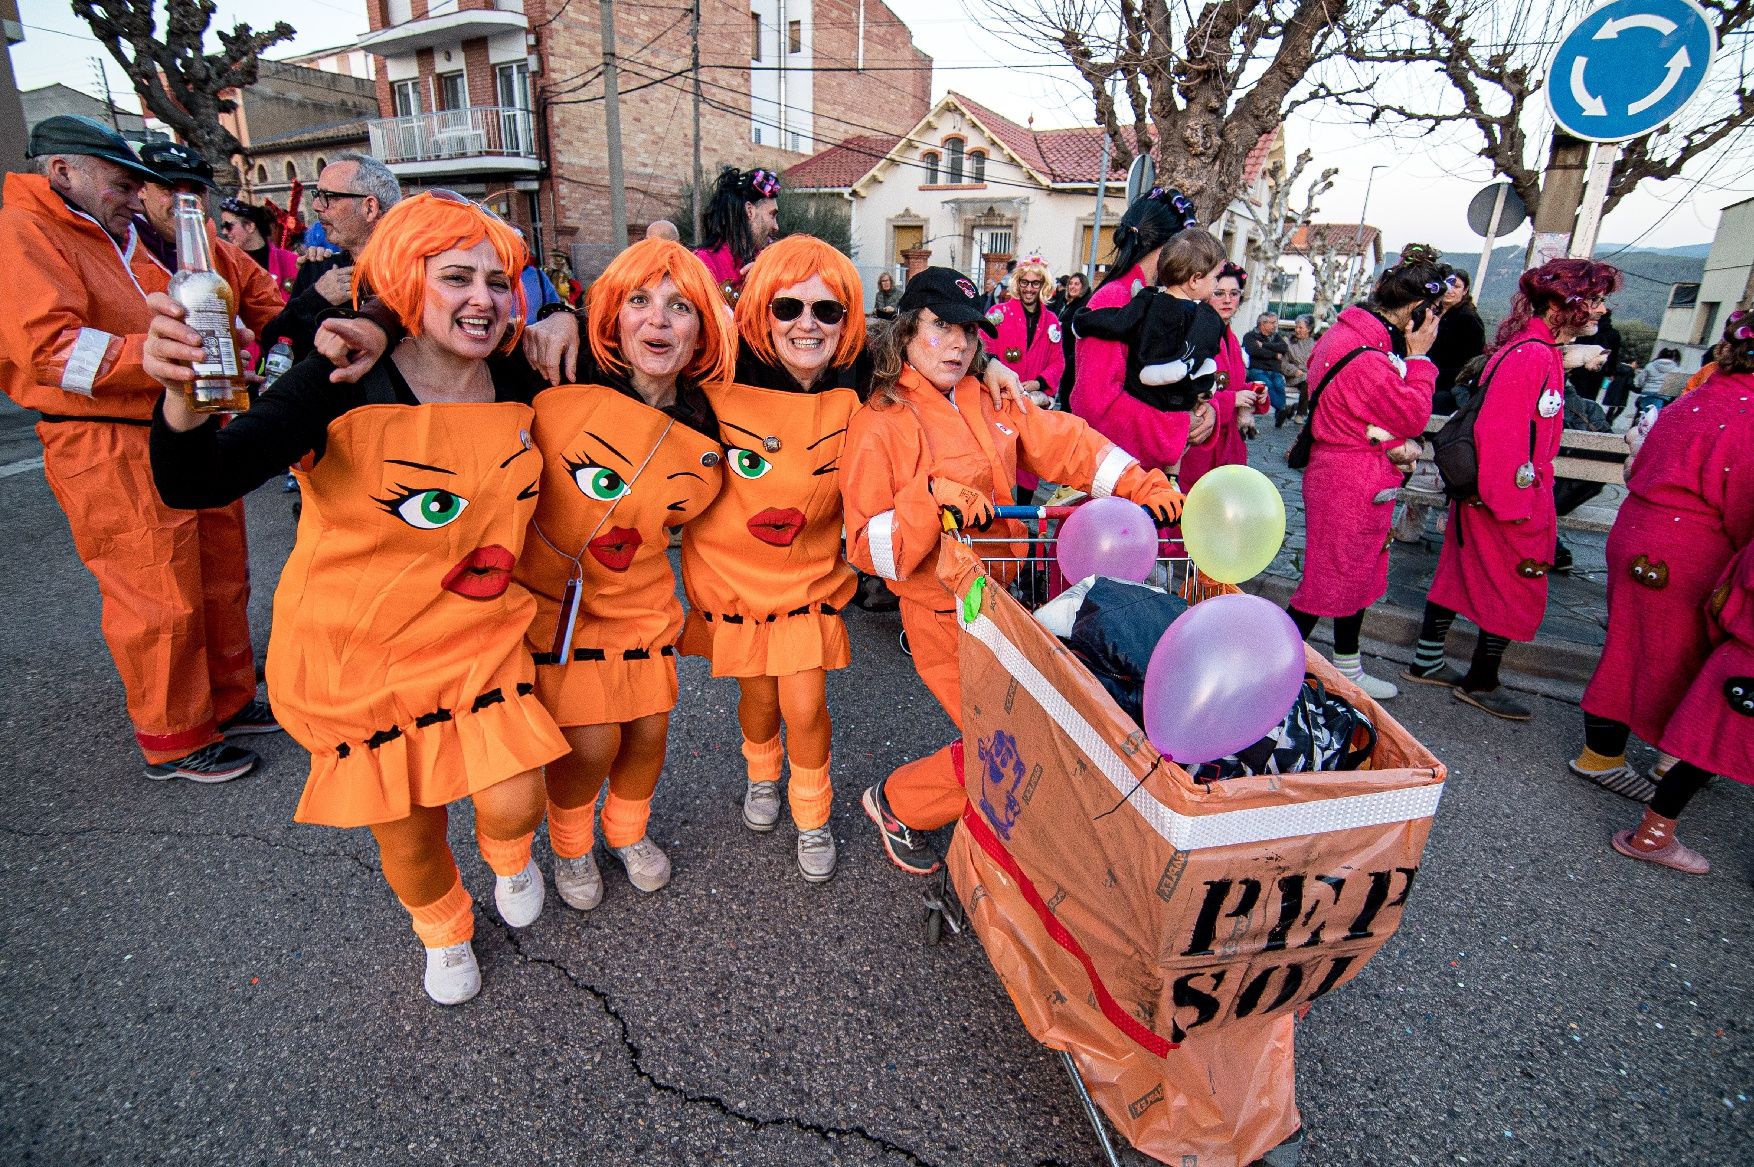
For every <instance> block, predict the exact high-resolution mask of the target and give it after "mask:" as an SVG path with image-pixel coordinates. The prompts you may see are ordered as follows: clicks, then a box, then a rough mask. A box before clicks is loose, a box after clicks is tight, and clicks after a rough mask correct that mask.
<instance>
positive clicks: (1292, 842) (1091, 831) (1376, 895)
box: [927, 507, 1444, 1167]
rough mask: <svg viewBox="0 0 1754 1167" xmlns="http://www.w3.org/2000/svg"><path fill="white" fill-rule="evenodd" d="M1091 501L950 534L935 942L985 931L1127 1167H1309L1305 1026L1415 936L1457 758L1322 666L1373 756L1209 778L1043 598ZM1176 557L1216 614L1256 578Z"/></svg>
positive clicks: (1185, 589)
mask: <svg viewBox="0 0 1754 1167" xmlns="http://www.w3.org/2000/svg"><path fill="white" fill-rule="evenodd" d="M1068 513H1070V508H1065V507H1002V508H999V510H998V514H999V517H1000V518H1001V519H1006V520H1016V521H1018V522H1020V523H1022V524H1024V526H1023V527H1022V528H1019V527H1017V526H1011V527H1009V528H1008V529H1006V530H1003V531H996V532H991V533H984V534H983V533H979V532H974V533H956V534H952V535H946V536H945V538H944V541H943V545H942V552H941V554H940V556H939V567H938V574H939V578H940V579H941V580H942V581H943V583H944V584H945V586H946V587H947V588H949V590H950V591H951V593H952V594H953V595H954V596H956V597H957V598H958V600H959V604H958V615H959V624H960V626H961V628H962V630H963V632H964V633H965V635H963V636H962V637H961V646H960V664H961V670H962V694H963V709H962V730H963V738H964V747H965V754H964V756H965V757H966V759H967V769H966V773H965V778H964V785H965V787H966V789H967V793H968V798H967V801H966V803H965V806H964V810H963V814H962V817H961V820H960V821H959V822H958V824H957V826H956V831H955V834H954V837H953V839H952V842H951V845H950V849H949V853H948V855H947V869H948V875H949V881H950V882H949V884H947V885H945V886H944V887H943V888H941V889H935V890H936V892H937V894H936V897H935V898H936V899H937V900H938V901H939V902H938V903H937V904H936V906H932V905H931V904H930V902H929V904H928V917H927V918H928V927H927V932H928V937H929V938H935V936H936V933H937V932H938V931H941V930H942V929H943V928H944V927H946V926H947V927H950V928H951V929H952V930H960V925H961V923H962V922H963V920H965V919H966V921H967V922H968V923H971V924H972V925H973V929H974V931H975V933H976V934H977V935H978V936H979V937H980V940H981V943H982V946H983V947H984V949H985V950H986V953H987V955H988V958H989V959H990V960H991V962H992V965H993V968H994V970H995V971H996V972H997V973H998V975H999V978H1000V980H1001V982H1003V984H1004V985H1005V988H1006V991H1007V992H1008V993H1009V994H1010V996H1011V1000H1012V1002H1013V1004H1014V1005H1015V1006H1016V1008H1017V1011H1018V1014H1019V1016H1020V1017H1021V1018H1022V1020H1023V1022H1024V1024H1025V1026H1026V1027H1027V1028H1028V1029H1029V1031H1030V1033H1031V1035H1032V1036H1034V1037H1035V1039H1036V1040H1037V1041H1040V1042H1041V1043H1042V1044H1044V1045H1046V1046H1048V1047H1049V1048H1052V1049H1055V1050H1057V1051H1059V1052H1060V1054H1061V1055H1062V1057H1063V1059H1064V1061H1065V1064H1066V1067H1067V1070H1068V1072H1069V1073H1070V1075H1071V1077H1072V1081H1073V1084H1074V1087H1075V1089H1076V1091H1077V1093H1078V1096H1079V1099H1080V1101H1081V1103H1082V1104H1083V1106H1084V1108H1085V1111H1086V1113H1087V1115H1088V1117H1089V1118H1090V1121H1091V1125H1092V1127H1093V1129H1094V1130H1095V1133H1096V1136H1097V1139H1098V1142H1099V1144H1100V1146H1101V1149H1102V1153H1103V1155H1104V1157H1105V1161H1106V1162H1107V1163H1108V1164H1110V1167H1122V1165H1123V1164H1127V1163H1134V1162H1153V1161H1156V1162H1163V1163H1169V1164H1172V1165H1174V1167H1246V1165H1249V1164H1257V1163H1265V1164H1268V1165H1269V1167H1292V1165H1294V1164H1295V1163H1296V1162H1297V1160H1298V1158H1299V1155H1300V1149H1301V1138H1302V1136H1301V1130H1302V1123H1301V1118H1300V1116H1299V1115H1298V1111H1297V1107H1296V1102H1295V1098H1294V1086H1295V1081H1294V1078H1295V1075H1294V1063H1293V1033H1292V1028H1293V1025H1294V1024H1295V1018H1296V1016H1297V1015H1299V1014H1300V1013H1301V1012H1302V1011H1304V1010H1306V1009H1307V1008H1308V1005H1309V1003H1310V1002H1311V1001H1313V1000H1315V999H1317V998H1319V997H1321V996H1323V995H1325V994H1326V993H1329V992H1331V991H1333V990H1334V989H1337V988H1339V987H1340V986H1341V985H1343V984H1345V983H1346V982H1347V981H1348V980H1350V979H1351V978H1352V977H1354V976H1356V975H1357V974H1358V972H1359V970H1360V969H1362V968H1363V966H1364V964H1365V962H1366V961H1368V960H1369V958H1370V957H1371V956H1372V955H1373V954H1374V953H1375V952H1376V951H1377V949H1379V948H1380V947H1381V946H1382V944H1383V943H1384V942H1385V941H1386V940H1387V939H1388V937H1389V936H1391V935H1392V934H1393V933H1394V931H1395V930H1396V928H1397V927H1398V926H1399V924H1400V919H1401V913H1402V911H1403V909H1404V906H1405V904H1406V902H1407V897H1408V894H1409V890H1410V888H1411V885H1412V883H1413V880H1414V877H1415V875H1416V874H1417V872H1418V868H1419V862H1420V856H1421V854H1422V853H1423V850H1424V846H1425V840H1426V838H1427V836H1428V835H1429V833H1430V828H1431V820H1432V816H1433V815H1434V814H1435V812H1436V809H1437V803H1438V800H1439V797H1440V796H1441V794H1442V790H1443V780H1444V768H1443V766H1442V765H1441V764H1440V763H1439V762H1438V761H1437V759H1436V758H1434V757H1433V756H1432V755H1431V754H1430V752H1429V751H1427V750H1426V749H1425V748H1424V747H1423V746H1421V745H1420V744H1419V743H1418V742H1417V741H1415V740H1414V739H1413V738H1412V736H1411V735H1410V734H1408V733H1407V731H1406V730H1405V729H1403V728H1402V727H1401V726H1400V725H1399V724H1397V723H1396V722H1395V721H1394V719H1393V718H1391V717H1389V716H1388V715H1387V714H1386V713H1385V712H1384V711H1383V710H1382V708H1381V707H1380V706H1378V705H1376V704H1375V703H1374V702H1373V701H1371V700H1370V698H1369V697H1367V696H1366V695H1365V694H1364V693H1363V692H1362V691H1360V690H1359V689H1357V688H1356V687H1355V686H1353V685H1352V684H1351V683H1350V682H1348V681H1346V680H1344V679H1343V678H1342V677H1341V676H1340V675H1339V674H1338V673H1337V672H1336V671H1335V670H1334V669H1333V668H1332V666H1331V665H1329V664H1328V663H1327V662H1326V661H1325V660H1323V659H1322V658H1321V657H1319V656H1317V655H1315V654H1314V653H1309V654H1308V658H1307V659H1308V670H1309V672H1311V673H1312V674H1314V675H1315V676H1316V678H1317V679H1319V680H1320V681H1321V682H1322V683H1323V684H1324V685H1325V686H1326V687H1327V689H1328V691H1329V692H1332V693H1338V694H1340V695H1342V696H1344V697H1345V698H1346V699H1347V700H1349V701H1351V702H1352V703H1353V704H1354V705H1355V706H1357V707H1358V708H1360V709H1362V710H1364V711H1365V712H1366V713H1368V715H1369V716H1370V719H1371V721H1372V722H1373V724H1374V725H1375V726H1376V728H1377V746H1376V749H1375V751H1374V752H1373V754H1372V757H1371V761H1370V762H1369V763H1368V767H1369V768H1367V769H1364V770H1360V771H1356V772H1345V773H1298V774H1267V775H1259V776H1252V777H1243V778H1236V779H1230V780H1227V781H1223V782H1216V783H1212V784H1210V785H1202V784H1200V783H1197V782H1195V781H1194V780H1193V779H1192V778H1190V777H1189V775H1188V774H1187V772H1186V771H1185V770H1183V769H1182V768H1181V767H1179V766H1177V765H1176V764H1175V763H1174V762H1172V761H1170V760H1169V759H1166V758H1164V757H1162V756H1161V755H1160V754H1159V753H1158V752H1157V750H1156V749H1155V748H1154V747H1153V746H1152V745H1151V743H1150V742H1149V741H1148V740H1147V739H1146V737H1145V734H1144V732H1143V731H1142V730H1141V729H1140V728H1139V726H1138V725H1136V724H1135V723H1134V722H1133V721H1132V719H1131V718H1129V717H1128V716H1127V715H1126V714H1125V713H1123V712H1122V711H1121V709H1120V707H1119V706H1117V705H1116V704H1115V703H1114V701H1113V699H1112V698H1110V696H1109V695H1108V693H1107V692H1106V691H1105V690H1104V689H1103V688H1102V686H1101V685H1100V684H1099V683H1098V682H1097V681H1096V679H1095V678H1094V677H1093V676H1091V674H1090V673H1089V671H1088V670H1087V669H1085V667H1084V666H1083V664H1082V663H1081V662H1080V661H1079V660H1078V659H1077V658H1076V657H1075V656H1074V655H1073V654H1072V653H1071V651H1070V650H1068V649H1067V648H1066V647H1065V646H1064V645H1062V644H1061V643H1060V641H1059V640H1057V639H1056V638H1055V637H1054V636H1053V635H1052V634H1050V633H1049V632H1048V631H1047V630H1046V629H1045V628H1044V627H1042V626H1041V625H1040V624H1039V623H1038V622H1037V621H1036V620H1035V619H1034V618H1033V617H1032V616H1031V614H1030V613H1029V611H1027V610H1026V607H1025V605H1024V604H1023V603H1021V602H1019V598H1018V597H1019V595H1022V596H1023V597H1024V598H1025V599H1030V600H1033V599H1034V598H1035V594H1036V593H1035V592H1033V591H1031V590H1030V589H1031V588H1033V587H1034V586H1035V585H1034V584H1033V583H1030V582H1029V581H1030V580H1031V579H1032V577H1045V580H1046V584H1045V592H1046V593H1047V594H1049V595H1051V594H1054V593H1056V592H1057V591H1058V590H1060V588H1062V587H1063V585H1064V581H1063V580H1060V579H1059V578H1058V575H1057V569H1056V568H1055V567H1054V565H1053V562H1052V559H1053V549H1054V538H1055V533H1056V531H1057V524H1058V522H1059V521H1061V520H1063V518H1064V517H1065V515H1066V514H1068ZM1020 536H1021V537H1020ZM1164 550H1165V554H1164V555H1163V557H1162V561H1161V563H1160V565H1159V572H1160V573H1161V575H1162V578H1163V580H1164V582H1165V583H1166V584H1167V586H1168V587H1169V588H1171V589H1173V590H1175V591H1177V592H1179V593H1180V594H1182V595H1183V596H1184V597H1185V598H1187V599H1188V600H1189V601H1190V602H1199V601H1201V600H1204V599H1206V598H1208V597H1210V596H1212V595H1215V594H1218V593H1221V592H1224V591H1230V590H1234V589H1231V588H1229V587H1228V586H1227V585H1223V584H1218V583H1216V582H1214V581H1212V580H1209V579H1207V578H1206V577H1204V576H1202V575H1201V574H1200V573H1199V572H1198V570H1197V569H1196V568H1195V567H1194V566H1193V565H1192V564H1191V563H1190V562H1189V561H1188V560H1187V558H1186V556H1185V555H1182V554H1176V552H1178V551H1180V550H1181V548H1180V547H1179V546H1178V545H1176V544H1175V543H1174V542H1173V541H1169V542H1166V546H1165V549H1164ZM951 885H953V887H954V895H952V894H951V891H950V887H951ZM958 901H959V903H960V905H961V906H960V908H959V907H958V906H957V904H958ZM934 917H937V918H938V921H939V923H938V924H937V926H936V927H934V925H933V924H932V920H933V918H934ZM1111 1128H1112V1130H1113V1132H1114V1135H1116V1136H1118V1137H1111ZM1129 1144H1130V1146H1129ZM1140 1156H1149V1158H1141V1157H1140Z"/></svg>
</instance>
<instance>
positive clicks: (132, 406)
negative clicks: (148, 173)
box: [0, 174, 279, 762]
mask: <svg viewBox="0 0 1754 1167" xmlns="http://www.w3.org/2000/svg"><path fill="white" fill-rule="evenodd" d="M214 251H215V265H216V266H217V267H218V268H219V270H220V272H221V274H223V275H225V277H226V278H227V279H228V280H230V281H231V282H232V286H233V288H234V289H236V290H237V291H238V293H239V295H238V300H239V304H240V311H241V313H242V315H243V316H244V320H245V323H247V324H253V325H255V326H256V327H260V326H261V325H262V324H264V323H265V322H266V321H267V320H268V319H271V318H272V316H273V314H274V313H275V312H277V311H278V310H279V309H278V307H277V305H278V301H279V296H278V293H276V292H275V291H274V285H273V280H272V278H271V277H269V276H268V274H267V273H266V272H263V271H262V270H261V269H260V268H259V267H257V266H256V264H255V262H254V261H252V260H251V259H250V258H249V256H248V255H246V254H244V253H243V252H241V251H238V250H237V249H236V248H232V247H230V245H229V244H220V245H218V246H217V247H215V249H214ZM0 255H5V256H6V257H7V260H8V262H9V263H10V265H11V270H10V276H11V278H10V280H9V281H8V289H7V290H8V292H9V298H8V304H7V310H6V311H5V312H4V313H0V380H3V382H4V388H5V392H6V395H7V396H8V397H10V398H12V400H13V401H15V402H17V403H18V404H19V405H21V406H23V407H24V408H26V409H34V410H37V411H39V412H41V413H43V414H45V415H49V416H52V417H58V418H63V419H67V420H62V421H44V422H42V423H40V424H39V425H38V426H37V436H38V437H39V438H40V439H41V440H42V443H43V475H44V477H45V478H46V479H47V480H48V483H49V487H50V489H51V490H53V491H54V492H55V497H56V500H57V501H58V502H59V503H60V504H61V509H62V510H63V511H65V512H66V515H67V523H68V526H69V527H70V528H71V529H72V534H73V544H74V548H75V549H76V550H77V552H78V554H79V558H80V560H81V561H82V562H83V563H84V564H85V565H86V567H87V568H88V569H89V570H90V571H91V573H92V575H93V576H94V577H96V579H97V584H98V592H99V595H100V596H101V597H102V600H103V618H102V619H103V636H104V641H105V643H106V644H107V645H108V646H109V650H110V655H111V657H112V658H113V659H114V660H115V662H116V668H117V671H119V672H120V673H121V676H122V684H123V687H124V689H125V690H126V692H127V701H128V715H129V719H130V720H131V721H132V722H133V724H134V734H135V738H136V740H138V741H139V743H140V747H141V750H142V751H143V752H144V753H145V755H146V758H147V760H148V761H151V762H162V761H169V760H170V759H172V758H178V757H181V756H183V755H184V754H187V753H189V752H191V751H192V750H195V749H199V748H200V747H201V746H204V745H206V744H207V743H209V742H211V741H214V740H216V739H217V737H218V732H217V726H218V724H219V722H222V721H224V720H225V719H227V718H229V717H231V716H232V715H233V714H235V713H236V712H237V711H238V710H239V709H241V708H242V707H243V706H244V705H245V704H246V703H247V702H248V701H250V700H251V699H252V698H253V697H254V696H255V693H256V664H255V656H254V653H253V652H252V650H251V646H250V629H249V621H248V615H247V612H248V604H249V594H250V587H249V564H248V555H247V552H246V548H245V542H244V511H243V504H242V503H234V504H232V505H231V506H227V507H219V508H215V509H213V510H203V511H176V510H171V509H170V508H168V507H166V506H164V505H163V504H162V503H161V502H160V501H159V497H158V491H157V490H156V489H155V488H154V487H153V484H152V472H151V468H150V465H149V462H148V455H147V426H146V423H147V422H148V421H149V420H150V419H151V417H152V407H153V405H154V403H155V402H156V401H157V400H158V396H159V393H160V388H159V386H158V384H157V382H155V381H153V380H152V379H151V378H149V377H148V376H146V374H145V372H144V370H142V368H141V366H140V359H141V353H142V348H143V345H144V343H145V339H146V329H147V325H148V324H149V323H150V322H151V319H152V312H151V310H150V309H148V308H147V306H146V303H145V298H146V294H147V293H150V292H159V291H164V290H165V288H166V287H167V285H168V284H169V281H170V273H169V272H167V271H166V270H165V269H164V268H163V267H161V266H160V265H159V264H158V263H157V262H156V261H155V260H153V259H152V258H151V257H150V256H149V255H147V254H146V251H145V249H144V248H140V247H137V246H135V245H134V240H133V238H132V236H130V238H129V239H128V240H127V241H126V242H125V243H123V244H118V243H117V242H116V241H115V240H113V239H112V238H111V237H110V235H109V234H108V233H107V232H105V231H104V229H103V228H102V227H101V226H100V225H99V224H98V223H97V221H96V220H95V219H92V218H90V217H89V216H87V215H85V214H83V213H81V212H79V211H76V210H74V209H73V208H72V207H71V206H69V205H68V204H67V202H66V201H65V200H63V199H62V198H61V197H60V196H59V195H57V194H56V193H55V192H54V191H53V189H51V188H50V186H49V182H48V179H46V178H43V177H42V176H40V175H35V174H10V175H7V176H6V186H5V205H4V207H0ZM240 258H241V261H242V262H241V263H239V259H240ZM258 276H259V277H260V278H259V279H258V278H257V277H258ZM264 292H265V293H266V296H264V295H263V293H264ZM86 418H89V419H92V420H80V419H86Z"/></svg>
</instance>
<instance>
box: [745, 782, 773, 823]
mask: <svg viewBox="0 0 1754 1167" xmlns="http://www.w3.org/2000/svg"><path fill="white" fill-rule="evenodd" d="M779 821H780V784H779V783H778V782H751V783H750V784H749V788H748V789H747V790H745V791H744V792H743V825H744V826H746V827H748V828H749V829H750V830H752V831H771V830H773V828H774V824H775V823H777V822H779Z"/></svg>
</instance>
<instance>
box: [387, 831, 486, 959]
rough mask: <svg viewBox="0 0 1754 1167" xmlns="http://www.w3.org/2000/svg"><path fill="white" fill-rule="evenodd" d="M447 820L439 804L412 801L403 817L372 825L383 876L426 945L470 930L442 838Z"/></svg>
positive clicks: (470, 915) (467, 904) (467, 908)
mask: <svg viewBox="0 0 1754 1167" xmlns="http://www.w3.org/2000/svg"><path fill="white" fill-rule="evenodd" d="M448 821H449V816H448V815H447V814H446V813H445V808H444V807H442V806H417V807H414V808H413V810H412V811H411V813H410V814H409V815H408V817H407V818H405V819H399V820H397V821H396V822H393V823H375V824H373V826H372V828H371V833H372V837H373V838H375V839H376V840H377V842H378V858H379V861H380V862H381V863H382V864H383V868H384V880H385V882H387V883H388V884H389V885H390V890H391V891H393V892H395V893H396V898H397V899H399V900H401V901H402V906H403V907H405V908H407V909H408V913H409V914H410V915H411V916H413V917H414V931H415V933H416V934H417V935H418V936H419V937H420V940H421V943H422V944H424V945H426V946H427V947H428V948H443V947H446V946H447V945H451V944H460V943H462V942H463V941H465V940H467V939H469V938H470V937H471V936H473V935H474V933H475V915H474V908H473V905H472V902H471V901H470V899H469V893H468V892H466V891H464V890H463V882H462V879H461V878H460V877H459V876H458V874H457V862H456V860H455V859H453V858H452V857H451V848H450V844H449V842H448V841H447V840H446V837H445V826H446V823H447V822H448Z"/></svg>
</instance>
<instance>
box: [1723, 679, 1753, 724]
mask: <svg viewBox="0 0 1754 1167" xmlns="http://www.w3.org/2000/svg"><path fill="white" fill-rule="evenodd" d="M1724 700H1725V701H1728V702H1729V703H1730V712H1731V713H1739V714H1741V715H1742V716H1743V717H1754V677H1731V678H1729V679H1728V680H1726V681H1725V682H1724Z"/></svg>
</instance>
